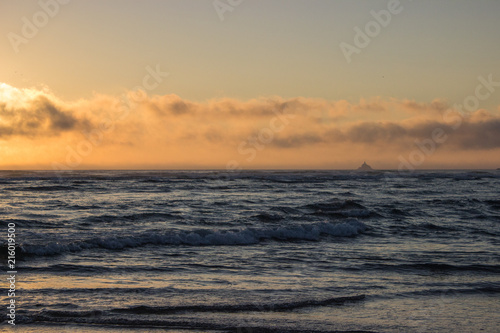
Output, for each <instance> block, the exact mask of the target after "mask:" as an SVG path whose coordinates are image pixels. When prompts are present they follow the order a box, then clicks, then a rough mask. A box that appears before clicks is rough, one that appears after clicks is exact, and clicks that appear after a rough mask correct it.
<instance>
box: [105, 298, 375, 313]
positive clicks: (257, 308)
mask: <svg viewBox="0 0 500 333" xmlns="http://www.w3.org/2000/svg"><path fill="white" fill-rule="evenodd" d="M364 299H365V295H355V296H344V297H332V298H327V299H322V300H314V299H311V300H302V301H293V302H284V303H270V304H259V303H256V304H251V303H249V304H222V305H178V306H167V307H153V306H147V305H140V306H133V307H128V308H120V309H113V310H111V311H112V312H116V313H131V314H160V315H161V314H171V313H178V312H266V311H286V310H295V309H300V308H305V307H320V306H328V305H342V304H345V303H348V302H356V301H362V300H364Z"/></svg>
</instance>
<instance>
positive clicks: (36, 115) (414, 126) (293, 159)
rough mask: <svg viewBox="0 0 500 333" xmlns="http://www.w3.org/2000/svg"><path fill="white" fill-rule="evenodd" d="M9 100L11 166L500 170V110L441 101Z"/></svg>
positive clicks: (5, 117) (0, 118) (3, 124)
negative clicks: (406, 165)
mask: <svg viewBox="0 0 500 333" xmlns="http://www.w3.org/2000/svg"><path fill="white" fill-rule="evenodd" d="M0 97H1V102H0V149H1V151H2V155H3V158H2V161H1V162H0V167H1V168H3V169H8V168H14V167H15V168H37V169H52V168H54V167H55V168H59V169H82V168H103V169H106V168H227V167H228V165H230V167H231V168H233V167H234V168H235V167H237V168H246V169H250V168H287V169H288V168H353V167H355V166H356V165H358V164H359V163H360V162H362V161H363V160H369V161H371V164H373V165H374V166H377V167H378V168H397V167H398V166H399V165H400V164H401V161H403V159H404V160H412V159H413V160H415V161H416V162H415V163H414V165H415V167H426V168H432V167H458V168H460V167H495V166H496V164H495V163H497V164H500V159H499V158H498V157H492V156H499V154H498V151H499V149H500V139H499V137H498V135H497V133H499V131H500V116H499V114H498V111H488V110H483V109H480V110H477V111H475V112H471V113H470V114H464V113H462V112H460V111H458V110H456V109H455V108H454V107H452V106H450V105H448V103H447V102H446V101H444V100H439V99H436V100H434V101H430V102H428V103H417V102H415V101H410V100H398V99H382V98H373V99H370V100H365V99H363V100H360V101H359V102H358V103H350V102H348V101H345V100H337V101H331V100H325V99H314V98H303V97H297V98H291V99H284V98H281V97H278V96H275V97H267V98H257V99H251V100H246V101H241V100H237V99H230V98H221V99H212V100H208V101H205V102H195V101H190V100H186V99H183V98H181V97H179V96H177V95H174V94H170V95H161V96H160V95H152V96H148V95H146V93H144V92H132V91H130V92H127V93H125V94H124V95H122V96H107V95H97V94H96V95H94V97H93V98H91V99H86V100H84V99H81V100H78V101H73V102H67V101H63V100H61V99H59V98H57V96H54V94H52V93H51V92H50V91H49V90H48V89H17V88H15V87H12V86H9V85H7V84H5V83H2V84H1V85H0ZM415 150H418V151H420V153H419V154H415ZM412 152H413V156H412ZM495 154H496V155H495ZM422 156H424V157H425V164H424V163H423V162H422V163H420V162H419V159H420V158H421V157H422ZM457 156H459V157H457ZM482 161H488V163H489V164H488V163H487V165H484V164H481V162H482ZM474 163H477V164H474Z"/></svg>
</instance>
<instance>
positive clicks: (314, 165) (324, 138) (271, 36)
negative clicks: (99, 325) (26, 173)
mask: <svg viewBox="0 0 500 333" xmlns="http://www.w3.org/2000/svg"><path fill="white" fill-rule="evenodd" d="M499 14H500V1H496V0H481V1H472V0H470V1H464V0H448V1H447V0H437V1H424V0H421V1H417V0H413V1H411V0H400V1H398V0H386V1H378V0H366V1H353V0H345V1H342V0H307V1H306V0H302V1H299V0H262V1H260V0H166V1H159V0H143V1H138V0H136V1H131V0H107V1H101V0H40V1H7V0H0V31H1V32H2V37H1V38H0V169H49V170H50V169H57V170H69V169H207V168H208V169H227V170H233V169H352V168H356V167H358V166H359V165H360V164H361V163H363V162H364V161H366V162H367V163H368V164H370V165H371V166H372V167H374V168H376V169H400V170H414V169H436V168H437V169H439V168H443V169H489V168H495V169H496V168H498V167H500V154H499V152H500V134H499V133H500V66H499V65H500V43H498V31H500V20H498V15H499Z"/></svg>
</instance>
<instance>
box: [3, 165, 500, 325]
mask: <svg viewBox="0 0 500 333" xmlns="http://www.w3.org/2000/svg"><path fill="white" fill-rule="evenodd" d="M0 198H1V199H0V218H1V222H2V229H3V230H2V233H1V234H2V235H4V236H3V239H1V240H0V242H1V244H2V247H1V249H2V252H3V253H2V261H3V262H4V265H3V266H4V281H6V280H7V278H8V277H10V275H9V273H7V271H14V270H15V297H8V292H9V290H8V288H9V286H8V285H7V284H6V283H5V284H3V285H2V295H1V296H2V309H3V310H2V311H4V315H2V320H3V322H2V324H1V327H0V330H3V329H7V328H9V327H11V328H12V329H13V330H14V331H19V332H255V333H257V332H332V331H347V332H351V331H357V332H478V331H481V332H498V329H499V327H500V315H499V314H500V298H499V295H500V253H499V249H500V171H415V172H404V173H403V172H397V171H375V172H356V171H241V172H237V173H227V172H223V171H67V172H61V173H53V172H49V171H1V172H0ZM9 227H11V228H13V230H12V229H11V230H9V231H8V228H9ZM12 231H14V233H15V244H16V247H15V266H13V267H10V268H9V267H7V234H8V232H9V233H11V232H12ZM10 282H12V281H10ZM11 299H14V301H15V321H14V323H15V326H13V325H12V324H11V323H9V322H8V321H9V320H12V319H11V318H9V317H8V316H7V315H8V313H9V311H10V310H9V309H8V308H7V307H8V305H9V304H10V303H9V302H10V300H11Z"/></svg>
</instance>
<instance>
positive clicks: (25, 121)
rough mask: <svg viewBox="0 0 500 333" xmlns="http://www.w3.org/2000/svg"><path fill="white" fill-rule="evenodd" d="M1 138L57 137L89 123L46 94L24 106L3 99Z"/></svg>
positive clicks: (36, 97) (0, 126)
mask: <svg viewBox="0 0 500 333" xmlns="http://www.w3.org/2000/svg"><path fill="white" fill-rule="evenodd" d="M0 121H1V125H0V138H2V139H5V138H6V137H8V136H16V135H17V136H26V137H31V138H36V137H38V136H53V135H59V134H61V133H63V132H68V131H73V130H76V129H82V128H84V127H88V126H89V122H88V121H87V120H85V119H78V118H77V117H76V116H75V114H73V113H72V112H71V111H68V110H64V108H63V107H62V106H60V105H56V104H55V103H54V102H53V101H51V100H49V99H48V98H47V97H45V96H43V95H37V96H35V97H34V98H33V99H31V100H29V101H28V102H27V103H26V104H24V105H21V106H19V105H17V106H12V105H11V106H9V104H8V103H6V102H3V101H0Z"/></svg>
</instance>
